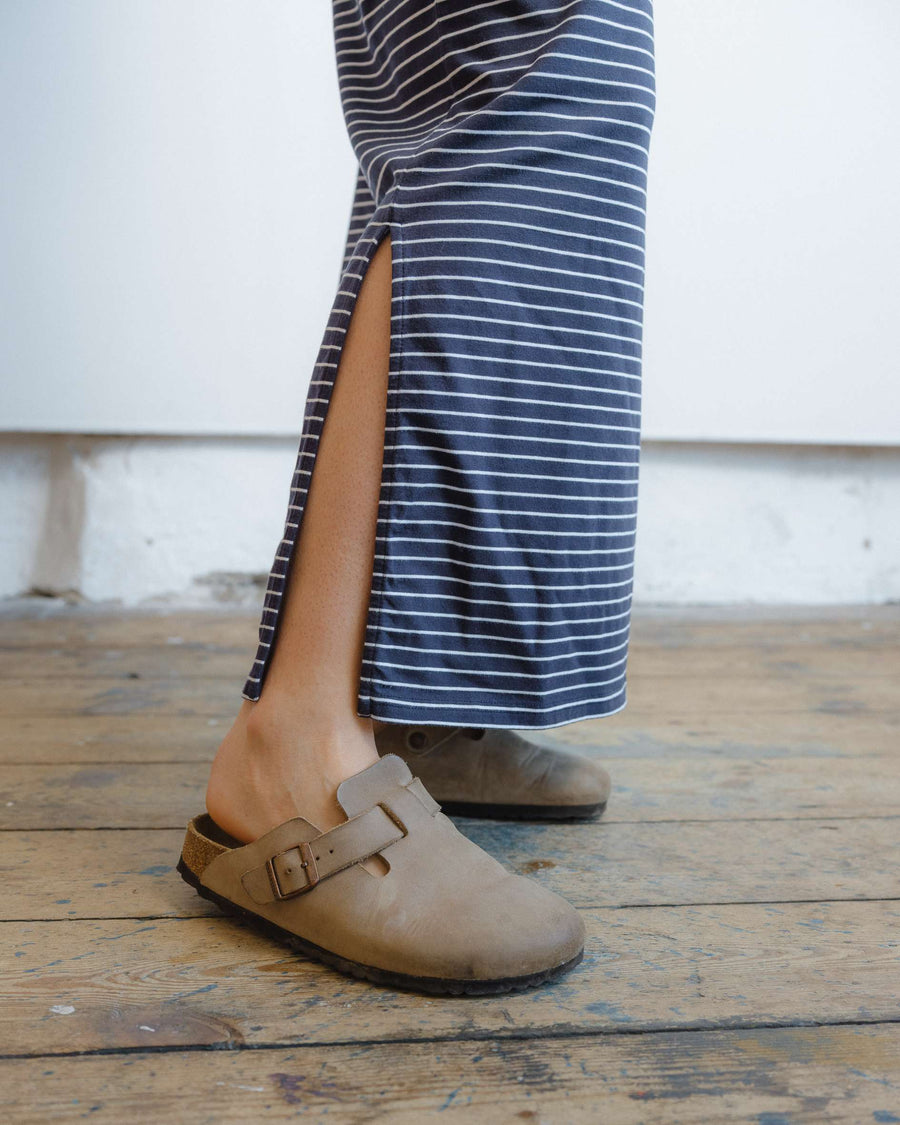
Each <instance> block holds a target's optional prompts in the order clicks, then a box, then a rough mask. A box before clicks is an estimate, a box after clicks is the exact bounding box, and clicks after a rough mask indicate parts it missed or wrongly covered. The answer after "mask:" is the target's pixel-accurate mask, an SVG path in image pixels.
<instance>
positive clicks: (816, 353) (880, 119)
mask: <svg viewBox="0 0 900 1125" xmlns="http://www.w3.org/2000/svg"><path fill="white" fill-rule="evenodd" d="M655 8H656V27H657V85H658V94H659V102H658V108H657V118H656V123H655V126H654V137H653V140H652V143H651V154H650V156H651V168H650V171H651V178H650V206H649V220H648V243H647V251H648V252H647V267H648V275H647V306H646V360H645V383H646V386H645V396H644V436H645V446H644V455H643V459H642V478H641V505H640V508H641V510H640V515H639V521H640V528H639V549H638V556H637V578H636V596H637V597H638V598H639V599H640V600H643V601H647V600H650V601H655V602H666V601H668V602H694V603H698V602H726V601H751V602H760V601H773V602H777V603H784V602H806V603H813V602H842V601H843V602H853V601H862V602H879V601H885V600H890V599H897V598H900V575H898V562H900V541H898V535H900V532H898V528H900V520H898V518H897V514H898V511H900V398H898V396H900V379H898V371H897V360H896V358H895V348H894V340H893V335H894V325H895V321H896V308H897V306H898V296H900V208H898V207H897V206H896V200H897V198H898V197H900V191H898V188H900V149H898V146H897V145H896V144H895V143H894V139H895V137H896V120H897V118H898V116H900V67H898V66H897V65H896V60H897V58H898V57H900V4H897V3H895V2H894V0H859V2H857V3H853V4H850V3H848V2H847V0H744V2H742V3H724V2H722V0H658V2H657V4H656V6H655ZM330 16H331V12H330V5H329V4H328V3H327V2H320V3H308V2H300V0H127V3H126V2H125V0H78V2H77V3H76V2H74V0H2V3H0V146H2V151H3V152H4V155H5V159H6V165H5V167H4V174H3V176H2V177H0V190H2V192H3V205H2V208H0V378H2V387H3V393H2V397H0V431H2V430H6V431H21V433H19V434H18V435H17V436H15V435H12V434H7V436H5V437H4V436H0V596H8V595H15V594H20V593H22V592H25V591H28V590H34V589H37V590H43V591H47V592H51V593H59V592H63V591H73V592H74V593H75V595H76V596H79V597H87V598H90V599H99V600H103V599H107V598H115V599H119V600H121V601H123V602H125V603H128V604H133V603H138V602H141V601H143V600H146V599H163V600H171V599H176V600H187V601H191V600H209V599H213V600H215V599H226V600H228V599H237V600H242V599H244V600H248V601H249V602H250V603H251V604H255V605H258V604H259V601H260V587H259V580H260V579H264V577H265V575H266V574H267V572H268V568H269V566H270V564H271V561H272V556H273V554H274V551H275V546H276V544H277V542H278V539H279V538H280V536H281V532H282V526H283V520H284V506H285V504H286V502H287V490H288V485H289V480H290V472H291V469H292V467H293V460H294V455H295V451H296V443H297V435H298V430H299V426H300V420H301V417H302V413H303V401H304V397H305V393H306V386H307V383H308V380H309V377H310V373H311V371H312V365H313V362H314V360H315V355H316V351H317V349H318V346H319V342H320V339H321V335H322V330H323V328H324V324H325V319H326V316H327V312H328V309H329V307H330V303H331V299H332V295H333V291H334V288H335V284H336V281H337V273H338V267H339V263H340V259H341V256H342V251H343V242H344V234H345V229H346V223H347V218H348V211H349V203H350V196H351V189H352V181H353V175H354V172H355V165H354V160H353V156H352V152H351V149H350V146H349V142H348V141H347V139H346V135H345V132H344V127H343V122H342V118H341V115H340V105H339V101H338V94H337V84H336V77H335V68H334V60H333V48H332V38H331V34H332V33H331V27H330ZM79 435H81V436H79ZM103 435H110V436H103ZM112 435H123V436H112ZM137 435H144V436H137ZM178 435H182V436H178ZM864 447H869V448H868V449H866V448H864Z"/></svg>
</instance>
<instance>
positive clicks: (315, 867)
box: [241, 804, 407, 904]
mask: <svg viewBox="0 0 900 1125" xmlns="http://www.w3.org/2000/svg"><path fill="white" fill-rule="evenodd" d="M406 835H407V829H406V825H405V824H403V823H402V822H401V821H400V820H399V819H398V817H397V816H396V814H394V813H393V812H392V811H391V810H390V809H389V808H388V807H387V806H386V805H381V804H379V805H373V806H372V808H370V809H367V810H366V812H364V813H360V814H359V815H358V816H355V817H353V818H352V819H351V820H346V821H344V823H343V824H338V825H337V826H336V827H335V828H330V829H329V830H328V831H327V832H323V833H322V834H321V835H319V836H316V837H315V838H314V839H312V840H303V841H300V842H298V843H297V844H294V845H293V846H291V847H289V848H285V850H284V851H282V852H277V853H276V854H275V855H271V856H269V858H268V859H266V860H265V862H264V863H261V864H259V865H258V866H257V867H253V868H251V869H250V870H249V871H245V872H244V874H243V875H242V876H241V883H242V884H243V887H244V890H245V891H246V892H247V894H248V895H249V896H250V897H251V898H252V899H253V901H254V902H257V903H260V904H263V903H268V902H273V901H281V900H283V899H286V898H294V897H295V896H296V895H302V894H305V893H306V892H307V891H311V890H312V889H313V887H315V886H317V885H318V884H319V883H320V882H321V881H322V880H323V879H327V878H328V877H329V876H330V875H336V874H337V873H338V872H339V871H343V870H345V868H347V867H352V866H353V865H354V864H355V863H360V862H361V861H362V860H364V859H368V858H369V857H370V856H373V855H375V854H376V852H380V851H381V850H382V849H383V848H386V847H388V846H389V845H390V844H394V843H396V842H397V841H398V840H402V839H403V837H404V836H406Z"/></svg>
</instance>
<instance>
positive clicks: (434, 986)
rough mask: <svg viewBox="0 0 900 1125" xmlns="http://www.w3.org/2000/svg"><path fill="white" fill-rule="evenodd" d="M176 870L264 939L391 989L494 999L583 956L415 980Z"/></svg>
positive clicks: (183, 868) (553, 975)
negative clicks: (519, 971)
mask: <svg viewBox="0 0 900 1125" xmlns="http://www.w3.org/2000/svg"><path fill="white" fill-rule="evenodd" d="M177 870H178V874H179V875H180V876H181V877H182V879H184V881H185V882H186V883H187V884H188V885H189V886H191V887H193V888H194V890H195V891H196V892H197V893H198V894H199V895H201V896H202V897H203V898H205V899H208V900H209V901H210V902H213V903H215V904H216V906H218V907H219V909H220V910H221V911H223V912H224V913H225V914H229V915H231V916H233V917H235V918H238V919H240V920H242V921H245V922H247V923H249V924H250V925H251V926H253V928H254V929H256V930H259V931H260V933H263V934H265V935H266V937H270V938H274V939H275V940H276V941H280V942H282V943H283V944H285V945H288V946H290V947H291V949H294V950H296V951H297V952H298V953H302V954H303V955H304V957H309V958H312V960H314V961H321V962H322V964H324V965H328V966H329V967H330V968H332V969H337V970H338V972H341V973H346V974H347V975H348V976H351V977H357V978H358V979H359V980H367V981H371V982H372V983H373V984H381V985H387V986H389V987H391V988H403V989H409V990H410V991H413V992H425V993H427V994H428V995H430V996H435V995H442V996H497V995H500V994H501V993H504V992H523V991H525V990H526V989H528V988H535V987H536V986H537V985H541V984H547V983H549V982H550V981H553V980H556V979H557V978H558V977H561V976H563V975H564V974H565V973H568V972H569V971H570V970H571V969H574V968H575V966H576V965H578V964H580V963H581V961H582V959H583V957H584V949H581V950H580V951H579V952H578V953H577V954H576V956H575V957H572V958H571V959H570V960H569V961H565V962H563V964H561V965H556V966H554V967H553V968H550V969H544V970H543V971H541V972H539V973H530V974H528V975H527V976H521V977H501V978H499V979H497V980H451V979H447V978H443V977H416V976H411V975H409V974H407V973H392V972H388V971H387V970H385V969H377V968H375V966H374V965H364V964H362V963H361V962H359V961H350V960H348V959H347V958H346V957H340V956H338V954H336V953H332V952H330V951H329V950H327V949H322V947H321V946H318V945H314V944H313V943H312V942H311V941H306V940H304V939H303V938H301V937H299V936H298V935H297V934H294V933H291V931H290V930H285V929H284V928H283V927H282V926H279V925H277V923H275V922H272V921H270V920H269V919H268V918H263V917H261V916H260V915H259V914H255V913H254V912H253V911H252V910H246V909H244V907H242V906H238V905H237V904H236V903H234V902H231V900H230V899H227V898H223V897H222V895H218V894H216V892H215V891H211V890H210V889H209V887H204V886H203V884H202V883H201V882H200V880H199V879H198V878H197V876H196V875H195V874H194V872H193V871H192V870H191V869H190V867H188V865H187V864H186V863H185V862H184V858H183V857H182V858H180V859H179V860H178V865H177Z"/></svg>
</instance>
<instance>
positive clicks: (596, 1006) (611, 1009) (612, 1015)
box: [585, 1000, 632, 1023]
mask: <svg viewBox="0 0 900 1125" xmlns="http://www.w3.org/2000/svg"><path fill="white" fill-rule="evenodd" d="M585 1011H587V1012H593V1013H594V1014H595V1015H598V1016H607V1017H608V1018H609V1019H611V1020H613V1021H614V1022H616V1023H631V1022H632V1018H631V1016H629V1015H628V1013H627V1012H623V1011H622V1009H621V1008H619V1007H617V1006H616V1005H615V1004H610V1003H609V1002H608V1001H606V1000H595V1001H594V1002H593V1003H591V1004H586V1005H585Z"/></svg>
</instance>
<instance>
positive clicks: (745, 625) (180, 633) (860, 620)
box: [0, 595, 900, 649]
mask: <svg viewBox="0 0 900 1125" xmlns="http://www.w3.org/2000/svg"><path fill="white" fill-rule="evenodd" d="M261 608H262V595H260V598H259V610H253V609H246V610H234V609H231V608H228V609H224V610H223V608H222V607H221V606H216V607H209V608H204V609H197V608H184V607H181V606H162V607H158V608H149V607H146V608H141V609H125V608H120V607H117V606H103V605H99V604H98V605H83V606H59V605H57V604H53V605H48V604H47V603H46V602H45V599H20V600H17V601H9V602H7V603H4V604H0V634H2V645H3V646H4V647H7V646H13V647H20V646H23V645H28V646H42V645H44V646H52V647H55V646H59V645H67V644H68V645H73V646H78V647H92V646H100V647H107V648H120V647H126V646H130V645H135V644H136V645H152V644H161V645H166V644H175V645H178V644H184V643H192V642H197V641H198V640H199V639H200V638H201V637H202V641H203V642H204V643H206V644H216V645H224V646H237V647H240V648H244V649H246V648H248V646H249V648H250V649H252V647H253V645H254V643H255V638H256V636H257V627H258V623H259V612H260V611H261ZM632 639H633V641H634V643H635V644H638V645H639V644H643V643H650V644H655V645H669V646H673V647H675V648H679V649H681V648H685V647H689V646H692V645H700V646H704V647H706V646H709V645H725V646H731V645H734V644H735V643H738V642H739V643H741V644H745V645H757V644H766V643H782V644H795V645H800V644H813V645H819V644H834V645H850V646H853V645H855V644H863V645H865V646H874V645H878V644H880V643H887V644H888V645H890V646H894V647H896V646H897V644H898V643H900V607H898V606H897V605H869V606H866V605H863V606H791V605H769V606H761V605H747V606H741V605H737V606H733V605H727V606H649V605H636V606H635V607H634V610H633V613H632Z"/></svg>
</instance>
